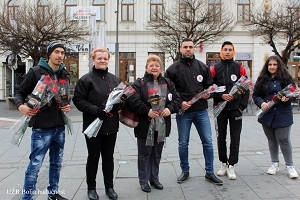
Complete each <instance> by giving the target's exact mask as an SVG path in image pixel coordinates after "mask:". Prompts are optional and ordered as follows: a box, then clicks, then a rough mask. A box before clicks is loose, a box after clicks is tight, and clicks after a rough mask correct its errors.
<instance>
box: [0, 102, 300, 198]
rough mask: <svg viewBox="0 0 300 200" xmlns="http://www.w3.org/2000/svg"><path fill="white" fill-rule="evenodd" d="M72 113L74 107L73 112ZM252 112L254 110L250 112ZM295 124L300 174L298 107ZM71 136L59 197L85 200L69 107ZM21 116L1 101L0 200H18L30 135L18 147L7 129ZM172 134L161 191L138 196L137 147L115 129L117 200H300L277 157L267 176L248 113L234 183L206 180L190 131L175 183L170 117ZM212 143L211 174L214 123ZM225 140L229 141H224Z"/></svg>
mask: <svg viewBox="0 0 300 200" xmlns="http://www.w3.org/2000/svg"><path fill="white" fill-rule="evenodd" d="M73 108H74V107H73ZM252 109H253V112H254V113H255V111H256V107H255V108H254V107H253V108H252ZM294 111H295V114H294V122H295V123H294V125H293V126H292V134H291V141H292V145H293V158H294V165H295V167H296V169H298V172H300V134H299V133H300V123H299V122H298V121H299V120H300V115H299V113H300V112H299V111H298V107H297V106H295V108H294ZM70 114H71V118H72V120H73V123H74V129H75V134H73V135H68V134H67V135H66V144H65V151H64V161H63V169H62V171H61V178H60V187H59V189H60V193H61V194H62V195H63V196H65V197H66V198H68V199H73V200H88V197H87V190H86V189H87V186H86V182H85V163H86V158H87V149H86V145H85V140H84V136H83V134H82V133H81V131H82V119H81V113H80V112H79V111H78V110H76V108H74V109H73V110H72V111H71V113H70ZM19 117H21V114H20V113H19V112H18V111H17V110H8V108H7V106H6V104H5V102H0V164H1V165H0V199H1V200H11V199H13V200H16V199H20V198H21V193H22V191H21V190H22V186H23V179H24V173H25V170H26V167H27V164H28V156H29V152H30V134H31V130H30V129H29V128H28V129H27V131H26V133H25V136H24V138H23V141H22V143H21V144H20V146H19V147H17V146H15V145H13V144H11V142H10V140H11V137H12V132H11V130H10V127H11V125H12V124H13V123H14V122H15V121H16V120H17V119H18V118H19ZM172 118H173V119H172V132H171V135H170V137H169V138H167V142H166V145H165V148H164V149H163V154H162V160H161V165H160V181H161V183H162V184H163V185H164V189H163V190H156V189H155V188H152V191H151V193H145V192H143V191H142V190H141V189H140V187H139V183H138V177H137V145H136V139H135V137H134V135H133V129H131V128H128V127H125V126H124V125H120V131H119V133H118V137H117V144H116V148H115V155H114V158H115V170H114V172H115V178H114V188H115V190H116V192H117V193H118V195H119V199H120V200H121V199H124V200H162V199H164V200H174V199H178V200H191V199H205V200H207V199H208V200H210V199H216V200H220V199H224V200H230V199H233V200H235V199H236V200H238V199H244V200H247V199H249V200H250V199H251V200H253V199H268V200H269V199H288V200H295V199H300V190H299V188H300V178H298V179H293V180H292V179H290V178H289V177H288V176H287V170H286V169H285V167H284V161H283V157H282V155H281V154H280V162H281V165H280V172H279V173H278V174H276V175H268V174H266V170H267V169H268V167H269V166H270V156H269V152H268V145H267V139H266V137H265V135H264V133H263V131H262V127H261V126H260V124H259V123H258V122H257V118H256V116H254V114H252V110H251V109H250V108H249V110H248V113H247V112H245V113H244V117H243V131H242V135H241V145H240V157H239V163H238V164H237V165H235V171H236V174H237V180H228V178H227V177H220V178H221V179H222V180H223V181H224V184H223V185H222V186H215V185H213V184H211V183H210V182H208V181H205V178H204V175H205V171H204V159H203V153H202V147H201V141H200V139H199V136H198V134H197V132H196V129H195V128H194V127H193V128H192V130H191V139H190V145H189V161H190V168H191V169H190V178H189V180H188V181H186V182H185V183H183V184H178V183H177V182H176V179H177V176H178V175H179V174H180V173H181V170H180V166H179V157H178V150H177V147H178V145H177V129H176V121H175V116H173V117H172ZM211 126H212V130H213V143H214V152H215V162H214V163H215V172H216V171H217V170H218V169H219V167H220V163H219V161H218V156H217V155H218V154H217V146H216V136H215V131H214V124H213V120H211ZM228 141H229V139H228ZM48 164H49V162H48V156H47V157H46V158H45V161H44V164H43V166H42V168H41V170H40V173H39V177H38V184H37V192H36V193H37V194H36V196H35V197H36V199H37V200H45V199H47V195H46V194H45V193H46V187H47V184H48V182H47V181H48ZM97 192H98V194H99V198H100V199H101V200H102V199H103V200H105V199H108V197H107V196H106V195H105V190H104V185H103V177H102V170H101V163H99V173H98V175H97Z"/></svg>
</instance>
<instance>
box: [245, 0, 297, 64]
mask: <svg viewBox="0 0 300 200" xmlns="http://www.w3.org/2000/svg"><path fill="white" fill-rule="evenodd" d="M299 6H300V1H299V0H298V1H296V2H295V1H294V3H291V2H290V1H283V2H281V1H280V2H279V3H278V4H275V5H273V6H272V8H271V9H270V10H269V11H267V12H266V11H265V10H263V9H260V10H256V11H254V12H251V14H250V21H249V22H245V23H244V24H243V25H244V26H245V27H246V28H247V29H248V30H249V31H250V32H251V33H252V34H253V35H255V36H261V37H262V40H263V41H264V42H265V43H267V44H269V45H270V46H271V47H272V51H273V52H274V54H275V55H277V56H279V57H280V58H281V60H282V61H283V62H284V63H285V64H286V63H287V62H288V60H289V57H290V54H291V53H292V52H293V51H294V50H295V48H297V47H299V45H300V43H299V41H300V23H299V22H300V7H299ZM280 46H284V48H283V50H282V51H281V50H280V49H279V47H280Z"/></svg>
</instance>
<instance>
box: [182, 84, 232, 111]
mask: <svg viewBox="0 0 300 200" xmlns="http://www.w3.org/2000/svg"><path fill="white" fill-rule="evenodd" d="M225 90H226V87H225V86H219V87H218V86H217V85H216V84H213V85H212V86H210V87H209V88H207V89H205V90H203V91H202V92H199V93H198V94H196V95H195V96H194V97H193V98H192V99H191V100H189V101H188V102H187V103H188V104H189V105H192V104H194V103H195V102H197V101H198V100H199V99H201V98H202V97H203V96H204V95H207V94H211V93H214V92H224V91H225ZM178 114H179V115H183V114H184V110H182V109H180V110H179V112H178Z"/></svg>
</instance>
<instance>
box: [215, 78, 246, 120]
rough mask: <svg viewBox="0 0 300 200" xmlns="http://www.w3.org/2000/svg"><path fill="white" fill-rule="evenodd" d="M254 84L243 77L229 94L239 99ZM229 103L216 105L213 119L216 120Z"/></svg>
mask: <svg viewBox="0 0 300 200" xmlns="http://www.w3.org/2000/svg"><path fill="white" fill-rule="evenodd" d="M250 84H252V82H251V80H250V79H248V78H247V77H246V76H241V77H240V79H239V80H238V81H237V82H236V83H235V84H234V85H233V87H232V88H231V90H230V92H229V94H231V95H232V96H233V97H234V98H235V99H237V98H239V97H240V96H241V95H243V94H245V92H246V91H247V90H249V85H250ZM226 104H227V101H222V102H220V103H219V104H218V105H216V106H215V107H214V108H213V110H212V113H213V118H214V119H216V118H217V117H218V116H219V114H220V113H221V112H222V110H223V109H224V108H225V106H226Z"/></svg>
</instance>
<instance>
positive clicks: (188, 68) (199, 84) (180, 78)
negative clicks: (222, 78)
mask: <svg viewBox="0 0 300 200" xmlns="http://www.w3.org/2000/svg"><path fill="white" fill-rule="evenodd" d="M165 77H166V78H169V79H171V81H172V82H173V83H174V84H175V87H176V90H177V92H178V93H179V95H180V97H181V99H182V100H183V101H189V100H191V99H192V98H193V97H194V96H195V95H196V94H198V93H199V92H201V91H203V90H204V89H207V88H208V87H209V86H211V85H212V84H213V79H212V76H211V73H210V71H209V68H208V67H207V66H206V65H205V64H204V63H203V62H201V61H199V60H197V59H195V57H194V56H193V57H192V58H182V57H181V58H180V59H179V60H178V61H176V62H175V63H173V64H172V65H171V66H170V67H168V69H167V70H166V73H165ZM207 108H208V103H207V100H205V99H199V100H198V101H197V102H195V103H194V104H192V105H191V107H190V108H189V109H187V110H186V111H185V112H186V113H187V112H194V111H199V110H206V109H207Z"/></svg>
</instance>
